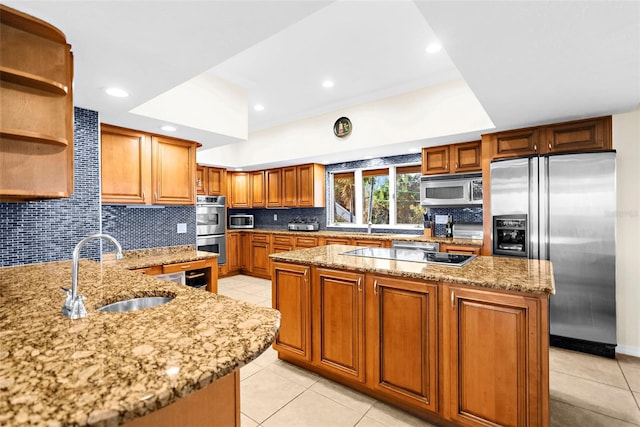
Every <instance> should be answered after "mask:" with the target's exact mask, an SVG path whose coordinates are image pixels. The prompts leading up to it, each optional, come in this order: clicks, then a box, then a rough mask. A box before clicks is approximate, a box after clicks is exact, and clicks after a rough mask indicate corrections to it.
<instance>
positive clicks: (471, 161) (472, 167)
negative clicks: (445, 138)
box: [422, 141, 482, 175]
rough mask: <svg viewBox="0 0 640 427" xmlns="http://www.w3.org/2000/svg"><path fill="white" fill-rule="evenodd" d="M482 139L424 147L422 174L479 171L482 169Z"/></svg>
mask: <svg viewBox="0 0 640 427" xmlns="http://www.w3.org/2000/svg"><path fill="white" fill-rule="evenodd" d="M481 145H482V144H481V141H471V142H464V143H461V144H451V145H442V146H438V147H429V148H423V149H422V174H423V175H435V174H446V173H462V172H478V171H480V170H481V160H482V158H481V152H480V150H481Z"/></svg>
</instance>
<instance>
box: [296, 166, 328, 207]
mask: <svg viewBox="0 0 640 427" xmlns="http://www.w3.org/2000/svg"><path fill="white" fill-rule="evenodd" d="M297 181H298V206H300V207H316V208H322V207H324V204H325V200H324V199H325V198H324V196H325V192H324V186H325V181H324V166H322V165H319V164H316V163H311V164H308V165H300V166H298V179H297Z"/></svg>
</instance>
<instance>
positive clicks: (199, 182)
mask: <svg viewBox="0 0 640 427" xmlns="http://www.w3.org/2000/svg"><path fill="white" fill-rule="evenodd" d="M207 169H208V168H207V167H206V166H201V165H197V166H196V194H197V195H199V196H204V195H207V194H208V191H209V185H208V182H209V179H208V176H207Z"/></svg>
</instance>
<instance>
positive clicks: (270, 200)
mask: <svg viewBox="0 0 640 427" xmlns="http://www.w3.org/2000/svg"><path fill="white" fill-rule="evenodd" d="M265 180H266V188H267V207H268V208H277V207H280V206H282V169H268V170H267V171H265Z"/></svg>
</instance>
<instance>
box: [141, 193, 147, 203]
mask: <svg viewBox="0 0 640 427" xmlns="http://www.w3.org/2000/svg"><path fill="white" fill-rule="evenodd" d="M146 198H147V195H146V194H145V192H144V191H143V192H142V201H143V202H144V201H145V199H146Z"/></svg>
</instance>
